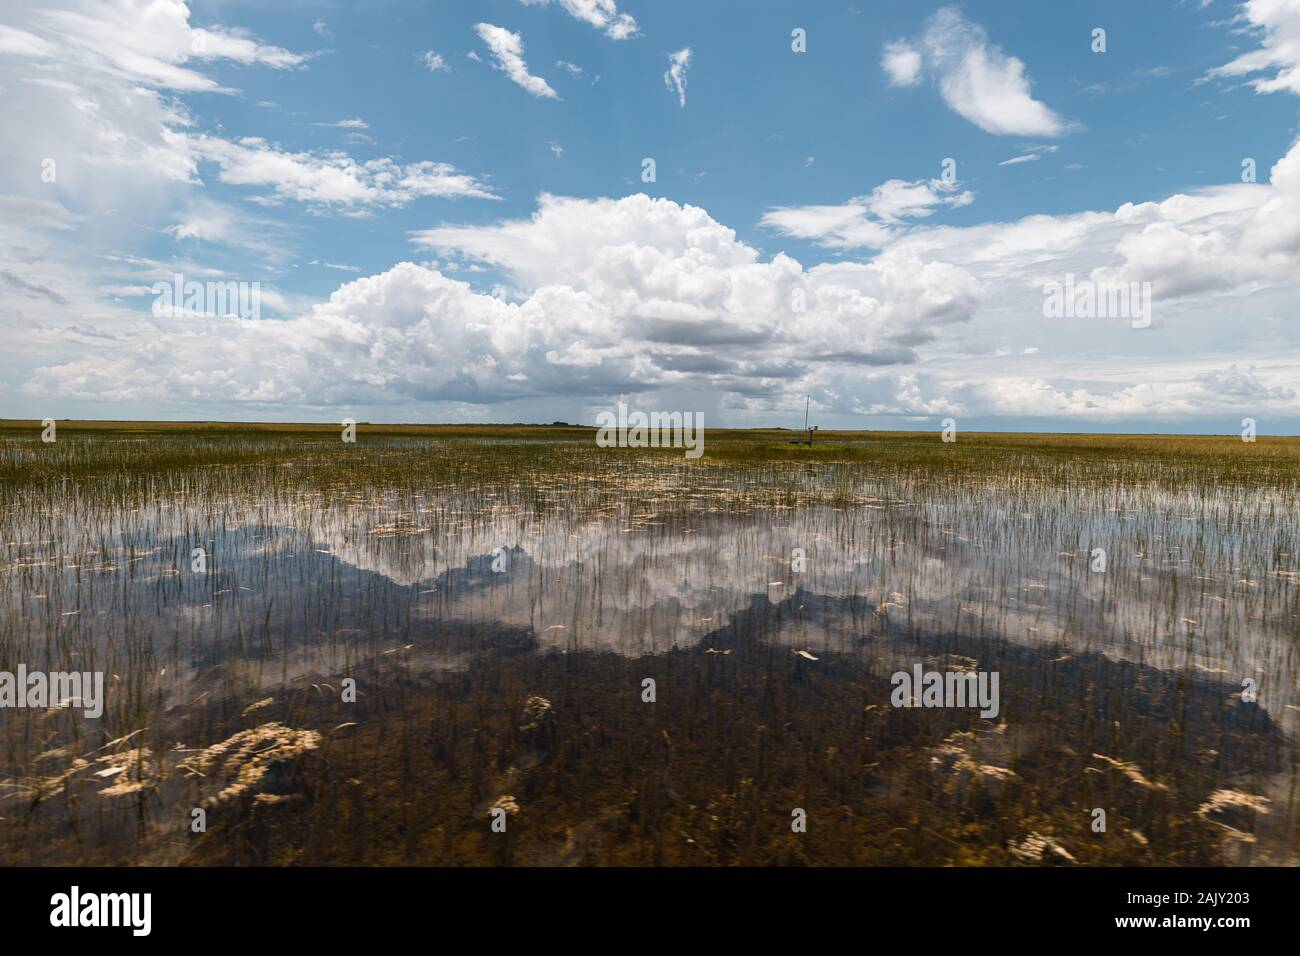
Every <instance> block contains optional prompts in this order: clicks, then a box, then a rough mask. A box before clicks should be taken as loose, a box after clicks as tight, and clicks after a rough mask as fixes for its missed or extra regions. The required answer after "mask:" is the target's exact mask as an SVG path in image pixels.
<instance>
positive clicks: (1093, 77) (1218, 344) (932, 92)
mask: <svg viewBox="0 0 1300 956" xmlns="http://www.w3.org/2000/svg"><path fill="white" fill-rule="evenodd" d="M807 7H808V8H811V9H808V8H805V7H804V6H801V5H792V4H789V3H782V2H775V0H771V2H763V0H758V2H746V3H743V4H741V3H724V2H710V3H699V2H695V3H685V2H676V0H655V2H653V3H651V2H638V0H617V2H615V0H549V2H547V0H531V2H530V0H479V2H468V0H464V2H438V3H427V2H426V3H416V2H411V3H403V2H372V3H367V4H364V5H362V4H350V3H334V2H308V0H297V2H286V3H282V4H274V5H268V4H261V3H244V2H216V3H204V2H198V0H196V2H193V3H190V4H188V5H187V4H185V3H182V2H180V0H155V2H144V0H66V2H64V0H59V2H55V3H53V4H44V3H42V4H37V3H29V2H27V0H17V2H15V3H13V4H7V5H6V9H5V10H4V11H2V12H0V64H2V65H0V124H2V125H3V128H4V129H5V134H6V135H5V137H4V144H5V145H4V146H3V147H0V152H3V153H4V154H5V155H4V156H3V159H4V163H3V165H4V167H5V171H4V172H3V173H2V174H0V203H3V204H4V205H5V206H6V212H7V215H6V216H5V217H4V220H5V224H3V225H0V295H3V296H4V300H5V301H7V304H8V307H7V308H6V309H5V310H4V314H3V319H2V321H3V322H4V324H5V326H6V328H5V329H4V330H3V331H4V333H5V335H6V338H7V340H8V341H9V342H10V349H9V353H8V355H6V356H5V357H4V358H3V359H0V370H2V371H3V373H4V377H3V383H2V384H0V414H3V415H6V416H10V417H37V418H40V417H45V416H47V415H49V416H53V417H65V416H68V417H79V416H95V417H122V418H126V417H135V418H164V419H194V418H222V419H248V420H262V419H281V420H285V419H288V420H302V419H314V420H322V419H323V420H332V419H338V418H340V417H343V416H347V415H350V416H353V417H358V418H366V419H371V420H384V421H415V420H422V421H438V420H449V421H530V420H542V421H549V420H552V419H557V418H560V419H567V420H570V421H587V422H589V421H592V420H593V419H594V415H595V413H596V411H598V410H599V409H601V408H606V407H610V406H611V405H612V404H613V403H615V402H617V401H619V400H626V401H629V402H631V403H633V404H636V405H640V406H642V407H645V408H647V409H655V408H660V409H680V410H698V411H704V412H705V414H706V417H707V418H708V420H709V421H710V422H712V423H717V424H723V423H727V424H735V425H744V424H786V425H789V424H796V423H798V422H800V421H802V410H803V404H804V397H805V396H812V401H813V403H814V407H815V409H816V414H817V417H818V418H819V420H820V421H822V422H823V423H824V424H825V425H826V426H827V427H830V426H841V427H872V428H920V427H937V423H938V422H939V421H940V420H941V419H942V418H945V417H954V418H956V419H957V420H958V421H959V422H960V423H961V425H962V427H967V428H1006V429H1034V430H1070V431H1111V430H1120V431H1129V430H1132V431H1211V432H1234V431H1236V430H1238V427H1239V422H1240V420H1241V419H1242V418H1243V417H1247V416H1249V417H1253V418H1255V419H1257V420H1258V422H1259V428H1260V431H1261V432H1263V433H1269V432H1283V433H1294V432H1295V431H1296V429H1297V427H1298V426H1300V398H1298V397H1297V390H1300V376H1298V375H1297V370H1298V369H1300V362H1297V360H1296V356H1297V351H1296V348H1295V346H1296V345H1297V342H1298V341H1300V334H1298V333H1297V329H1296V324H1295V318H1294V311H1295V310H1294V306H1295V303H1296V295H1295V293H1296V289H1295V279H1294V277H1295V276H1296V275H1297V274H1300V271H1298V270H1297V269H1296V268H1295V266H1296V265H1297V263H1296V261H1295V259H1296V257H1297V256H1298V255H1300V235H1297V228H1300V227H1297V226H1296V225H1295V223H1296V221H1297V218H1298V214H1300V172H1297V170H1296V167H1300V150H1296V149H1295V147H1294V143H1295V140H1296V133H1297V105H1298V104H1300V100H1298V99H1297V94H1298V93H1300V79H1297V76H1300V0H1252V2H1249V3H1244V4H1239V3H1231V2H1227V0H1213V2H1209V3H1202V2H1200V0H1183V2H1144V3H1140V4H1137V3H1132V2H1127V3H1118V2H1114V3H1112V2H1094V3H1088V4H1043V3H1041V2H1029V0H1026V2H1016V0H999V2H996V3H993V2H985V3H974V2H968V3H964V4H956V5H954V4H937V3H936V4H927V3H901V2H899V3H872V4H867V3H861V2H859V3H844V4H840V3H823V4H811V5H807ZM1098 27H1100V28H1103V29H1104V30H1105V51H1104V52H1095V51H1094V50H1093V49H1092V47H1093V45H1094V40H1093V31H1094V29H1096V28H1098ZM795 29H800V30H803V31H805V35H806V51H804V52H795V51H794V50H792V36H791V33H792V31H793V30H795ZM674 58H675V59H674ZM674 62H676V63H677V64H678V73H679V77H678V80H679V81H680V86H679V85H677V82H675V81H674V78H673V76H672V75H671V72H670V71H671V69H672V67H673V63H674ZM512 71H513V72H512ZM646 158H653V160H654V163H655V179H654V181H653V182H646V181H644V180H643V178H642V164H643V160H645V159H646ZM946 159H951V160H953V161H954V163H955V165H954V166H953V167H952V168H951V169H950V170H949V175H948V177H947V178H945V177H944V175H943V170H944V161H945V160H946ZM1245 159H1253V160H1254V162H1255V166H1256V181H1255V182H1243V180H1242V163H1243V160H1245ZM49 160H53V161H54V167H53V168H55V169H57V174H56V175H55V176H54V177H51V176H50V175H49V174H48V173H47V172H46V170H47V168H48V167H47V165H46V164H47V161H49ZM1270 177H1271V178H1270ZM402 263H406V264H407V265H405V266H402V265H399V264H402ZM177 272H180V273H183V274H184V275H185V276H186V278H187V279H198V280H200V281H207V280H234V281H238V282H247V283H258V285H259V290H260V296H261V298H260V317H259V318H257V319H256V320H250V319H248V318H247V317H246V318H245V319H244V320H242V321H241V320H240V318H239V317H238V316H236V315H228V314H204V315H183V314H182V315H173V314H162V315H160V314H158V309H157V308H156V307H155V300H156V299H157V294H156V291H155V289H154V283H155V282H158V281H168V280H169V279H170V277H171V276H173V275H174V274H175V273H177ZM1066 275H1069V276H1072V277H1077V278H1078V279H1079V280H1080V281H1082V282H1092V283H1096V284H1099V285H1105V284H1107V283H1110V284H1112V285H1115V284H1119V283H1137V284H1141V283H1143V282H1149V283H1151V288H1152V296H1153V307H1152V313H1153V315H1154V321H1152V322H1151V323H1150V325H1151V327H1150V328H1137V327H1134V326H1135V323H1132V322H1129V321H1124V320H1125V319H1127V318H1128V316H1120V317H1116V316H1102V317H1096V318H1078V319H1074V320H1071V321H1061V320H1059V319H1052V318H1050V317H1048V316H1045V314H1044V309H1043V300H1044V292H1043V286H1044V283H1045V282H1052V281H1057V280H1059V279H1062V278H1063V277H1065V276H1066ZM1135 288H1136V287H1135ZM795 301H797V302H799V305H798V306H796V305H794V304H793V303H794V302H795ZM1138 324H1140V323H1138Z"/></svg>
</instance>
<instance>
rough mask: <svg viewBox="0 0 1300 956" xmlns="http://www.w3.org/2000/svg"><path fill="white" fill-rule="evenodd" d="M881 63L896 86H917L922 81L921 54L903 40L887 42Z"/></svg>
mask: <svg viewBox="0 0 1300 956" xmlns="http://www.w3.org/2000/svg"><path fill="white" fill-rule="evenodd" d="M880 65H881V67H883V68H884V71H885V73H887V74H888V75H889V82H890V83H891V84H893V85H894V86H915V85H916V84H917V83H919V82H920V81H921V54H920V53H918V52H917V51H916V50H915V49H913V48H912V47H911V46H910V45H909V44H907V43H905V42H903V41H901V40H896V41H894V42H892V43H886V44H885V50H884V53H882V54H881V57H880Z"/></svg>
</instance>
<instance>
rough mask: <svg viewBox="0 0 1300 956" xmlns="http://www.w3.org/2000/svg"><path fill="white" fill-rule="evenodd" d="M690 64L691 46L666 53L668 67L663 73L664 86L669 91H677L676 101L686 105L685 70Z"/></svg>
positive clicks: (683, 106) (683, 105)
mask: <svg viewBox="0 0 1300 956" xmlns="http://www.w3.org/2000/svg"><path fill="white" fill-rule="evenodd" d="M690 65H691V48H690V47H683V48H682V49H680V50H678V51H677V52H676V53H670V54H669V55H668V69H667V71H666V72H665V73H664V86H666V87H668V91H669V92H670V93H671V92H672V91H673V90H674V89H675V90H676V91H677V101H678V103H679V104H680V105H681V106H682V108H683V109H684V108H685V107H686V70H687V68H688V67H690Z"/></svg>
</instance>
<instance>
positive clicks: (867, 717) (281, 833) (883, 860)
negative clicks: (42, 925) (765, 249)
mask: <svg viewBox="0 0 1300 956" xmlns="http://www.w3.org/2000/svg"><path fill="white" fill-rule="evenodd" d="M594 434H595V431H594V429H586V428H579V427H576V426H557V427H539V426H366V425H364V424H362V425H361V426H359V427H358V439H357V441H356V443H354V444H350V443H344V442H341V441H340V439H339V429H338V428H336V427H333V426H270V425H267V426H227V425H221V424H217V423H214V424H204V425H196V424H186V425H170V424H162V423H159V424H143V423H141V424H133V425H114V424H112V423H60V424H59V426H58V432H57V440H56V441H54V442H51V443H43V442H42V441H41V440H40V425H39V423H10V425H9V426H8V427H0V671H8V672H13V671H15V670H16V669H17V667H18V665H20V664H23V665H26V667H27V668H29V669H43V670H45V671H97V672H100V671H102V672H103V673H104V675H105V698H106V699H105V707H104V714H103V717H102V718H100V719H98V720H92V719H87V718H86V717H85V716H84V715H83V713H82V711H80V710H78V709H76V708H71V707H64V708H51V709H49V710H45V709H35V710H33V709H8V708H6V709H0V862H8V863H25V864H42V863H77V862H84V863H91V864H131V863H179V864H193V865H201V864H270V865H285V864H367V865H369V864H455V865H462V864H463V865H475V864H521V865H527V864H552V865H555V864H597V865H602V864H605V865H619V864H626V865H649V864H667V865H701V864H707V865H713V864H803V863H817V864H996V865H1064V866H1070V865H1092V864H1127V865H1147V864H1198V863H1201V864H1203V863H1233V864H1250V863H1294V862H1296V858H1297V854H1298V853H1300V846H1298V844H1297V838H1298V837H1297V830H1296V823H1297V803H1296V799H1297V793H1296V784H1297V779H1296V770H1297V750H1296V744H1295V740H1296V729H1297V728H1296V722H1297V718H1300V694H1297V666H1298V665H1297V654H1296V650H1297V640H1298V639H1300V637H1298V635H1300V587H1298V585H1300V554H1298V553H1297V552H1300V508H1298V506H1297V501H1298V500H1300V499H1298V497H1297V493H1298V492H1300V440H1293V439H1276V438H1260V439H1259V441H1258V442H1256V443H1253V444H1252V443H1243V442H1242V441H1241V440H1240V439H1237V438H1185V437H1167V436H1101V435H1098V436H1046V435H1023V436H1022V435H1005V434H998V435H991V434H990V435H980V434H963V435H961V436H960V438H959V440H958V441H957V442H956V443H951V444H948V443H943V442H941V441H940V440H939V437H938V435H937V434H931V433H925V434H920V433H915V434H909V433H836V432H819V433H818V435H817V438H816V442H815V444H813V445H812V446H806V445H796V444H791V443H790V441H789V438H790V436H791V434H792V433H790V432H786V431H781V430H771V431H726V430H710V431H709V434H708V444H707V449H706V454H705V455H704V457H702V458H700V459H698V460H693V461H691V460H686V459H684V458H683V456H682V455H681V452H680V450H673V449H662V450H661V449H626V448H597V447H596V446H595V443H594ZM1098 549H1101V550H1102V551H1103V552H1104V562H1103V563H1104V570H1097V568H1098V565H1097V562H1096V552H1097V550H1098ZM196 552H198V553H199V554H198V555H196ZM199 556H201V559H202V560H201V561H200V560H198V557H199ZM915 665H921V666H923V667H925V668H927V669H933V670H938V671H949V672H952V671H957V672H967V671H975V670H978V671H982V672H987V671H993V672H997V673H998V674H999V675H1000V688H1001V707H1000V709H999V712H998V714H997V716H996V717H995V718H992V719H983V718H981V717H980V716H979V713H978V711H977V710H972V709H969V708H950V707H949V708H943V707H941V708H935V709H929V708H926V709H919V708H918V709H912V708H898V707H894V706H892V705H891V701H890V691H891V682H890V676H891V674H892V673H894V672H896V671H900V670H911V669H912V668H913V666H915ZM647 679H649V680H650V681H652V682H653V692H652V693H650V694H647V691H646V689H645V688H646V684H645V682H646V681H647ZM648 697H651V698H652V699H647V698H648ZM1098 810H1101V811H1103V814H1102V817H1101V819H1102V820H1103V823H1104V828H1103V829H1098V826H1097V821H1098V819H1099V818H1098V815H1097V811H1098ZM198 811H201V813H199V812H198ZM493 811H497V812H495V813H494V812H493ZM799 811H802V813H803V815H804V818H805V819H806V827H804V828H803V829H800V828H798V827H796V826H793V825H792V820H794V819H796V818H797V817H798V812H799ZM497 819H504V832H497V831H496V830H494V829H493V828H492V826H491V823H492V822H493V821H494V820H497ZM196 820H201V821H202V825H201V827H200V826H198V825H197V824H196Z"/></svg>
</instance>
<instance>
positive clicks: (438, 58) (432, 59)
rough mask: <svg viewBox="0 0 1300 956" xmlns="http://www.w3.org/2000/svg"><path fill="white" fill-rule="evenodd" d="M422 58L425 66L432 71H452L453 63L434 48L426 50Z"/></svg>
mask: <svg viewBox="0 0 1300 956" xmlns="http://www.w3.org/2000/svg"><path fill="white" fill-rule="evenodd" d="M421 59H422V60H423V61H424V66H425V68H426V69H427V70H428V71H429V72H430V73H450V72H451V65H450V64H449V63H448V62H447V61H446V60H444V59H443V58H442V54H441V53H434V52H433V51H432V50H425V51H424V54H423V56H422V57H421Z"/></svg>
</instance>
